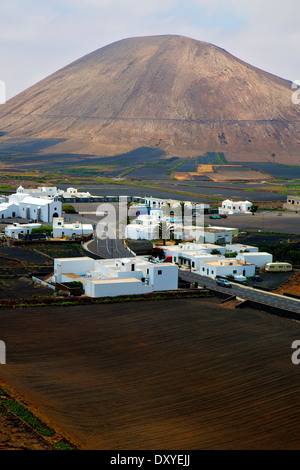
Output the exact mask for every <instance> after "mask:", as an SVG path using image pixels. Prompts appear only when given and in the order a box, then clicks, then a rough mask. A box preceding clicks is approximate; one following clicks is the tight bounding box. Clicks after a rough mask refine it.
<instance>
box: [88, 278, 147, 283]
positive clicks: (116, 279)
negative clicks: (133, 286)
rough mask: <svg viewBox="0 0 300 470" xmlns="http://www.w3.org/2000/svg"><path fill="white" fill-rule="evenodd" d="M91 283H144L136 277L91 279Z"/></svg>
mask: <svg viewBox="0 0 300 470" xmlns="http://www.w3.org/2000/svg"><path fill="white" fill-rule="evenodd" d="M90 282H91V283H92V284H121V283H122V284H127V283H128V282H131V283H132V282H135V283H137V282H138V283H140V284H141V282H142V281H140V279H137V278H136V277H116V278H112V279H91V280H90Z"/></svg>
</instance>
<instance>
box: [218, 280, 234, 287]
mask: <svg viewBox="0 0 300 470" xmlns="http://www.w3.org/2000/svg"><path fill="white" fill-rule="evenodd" d="M216 283H217V284H218V285H219V286H223V287H232V284H231V283H230V282H229V281H227V279H217V280H216Z"/></svg>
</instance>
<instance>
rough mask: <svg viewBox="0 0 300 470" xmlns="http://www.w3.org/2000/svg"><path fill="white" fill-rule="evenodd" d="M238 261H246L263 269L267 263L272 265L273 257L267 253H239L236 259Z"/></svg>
mask: <svg viewBox="0 0 300 470" xmlns="http://www.w3.org/2000/svg"><path fill="white" fill-rule="evenodd" d="M236 259H238V260H242V261H246V262H247V263H252V264H254V265H255V266H256V267H257V268H262V267H263V266H265V264H267V263H272V261H273V255H271V253H267V252H263V251H261V252H259V253H242V252H241V253H239V254H238V255H237V257H236Z"/></svg>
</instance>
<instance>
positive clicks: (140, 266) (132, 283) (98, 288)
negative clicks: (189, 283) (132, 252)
mask: <svg viewBox="0 0 300 470" xmlns="http://www.w3.org/2000/svg"><path fill="white" fill-rule="evenodd" d="M51 281H52V282H53V283H66V282H72V281H79V282H81V283H82V284H83V289H84V292H85V294H86V295H88V296H89V297H116V296H119V295H136V294H147V293H151V292H156V291H165V290H176V289H177V287H178V266H177V265H175V264H171V263H164V264H157V263H152V262H151V261H148V260H145V259H144V258H143V257H139V256H137V257H135V258H118V259H105V260H93V259H91V258H88V257H83V258H59V259H55V260H54V274H53V277H52V279H51Z"/></svg>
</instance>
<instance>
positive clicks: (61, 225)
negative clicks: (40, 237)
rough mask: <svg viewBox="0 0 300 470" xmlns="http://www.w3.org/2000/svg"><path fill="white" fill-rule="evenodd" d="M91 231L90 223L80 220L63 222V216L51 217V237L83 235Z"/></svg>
mask: <svg viewBox="0 0 300 470" xmlns="http://www.w3.org/2000/svg"><path fill="white" fill-rule="evenodd" d="M92 233H93V226H92V224H83V223H82V222H75V223H65V222H64V219H63V217H54V218H53V238H61V237H73V236H83V235H90V234H92Z"/></svg>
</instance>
